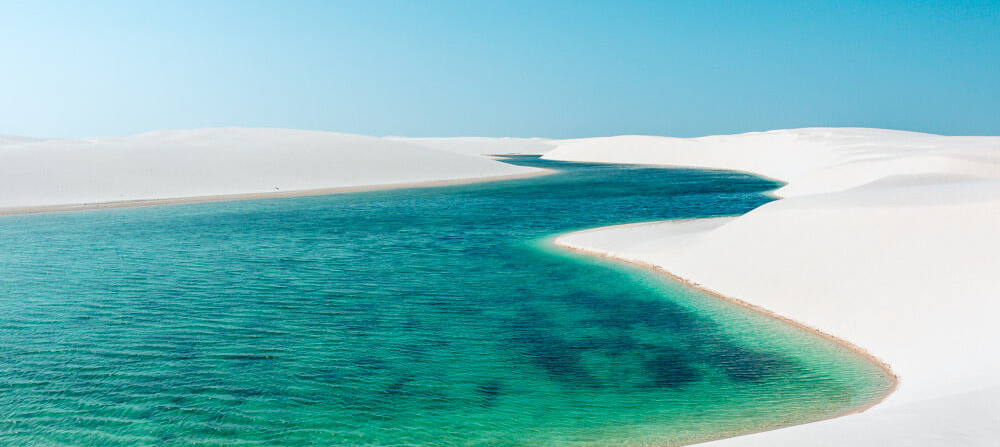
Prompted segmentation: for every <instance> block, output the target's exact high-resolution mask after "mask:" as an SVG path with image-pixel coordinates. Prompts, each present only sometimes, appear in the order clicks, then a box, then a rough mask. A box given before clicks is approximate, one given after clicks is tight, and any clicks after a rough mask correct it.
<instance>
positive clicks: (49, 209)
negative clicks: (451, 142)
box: [0, 168, 556, 216]
mask: <svg viewBox="0 0 1000 447" xmlns="http://www.w3.org/2000/svg"><path fill="white" fill-rule="evenodd" d="M536 169H538V170H537V171H534V172H525V173H522V174H506V175H494V176H487V177H470V178H460V179H451V180H428V181H423V182H407V183H386V184H380V185H359V186H338V187H332V188H318V189H302V190H295V191H272V192H250V193H238V194H220V195H212V196H189V197H171V198H163V199H138V200H122V201H117V202H99V203H80V204H65V205H41V206H25V207H12V208H0V216H11V215H18V214H40V213H55V212H66V211H85V210H101V209H112V208H134V207H140V206H156V205H177V204H185V203H204V202H228V201H234V200H253V199H275V198H282V197H305V196H323V195H330V194H346V193H353V192H368V191H384V190H389V189H408V188H431V187H437V186H453V185H465V184H470V183H488V182H496V181H503V180H516V179H522V178H530V177H539V176H543V175H548V174H552V173H554V172H556V171H555V170H552V169H544V168H536Z"/></svg>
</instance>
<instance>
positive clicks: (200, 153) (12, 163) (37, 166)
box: [0, 128, 544, 214]
mask: <svg viewBox="0 0 1000 447" xmlns="http://www.w3.org/2000/svg"><path fill="white" fill-rule="evenodd" d="M0 142H2V143H3V144H0V213H4V214H11V213H25V212H39V211H56V210H74V209H94V208H106V207H117V206H140V205H156V204H164V203H182V202H199V201H211V200H233V199H244V198H257V197H288V196H296V195H306V194H331V193H338V192H351V191H361V190H368V189H386V188H404V187H413V186H433V185H446V184H458V183H467V182H472V181H480V180H488V179H504V178H516V177H520V176H525V175H535V174H539V173H543V172H544V171H543V170H541V169H538V168H531V167H523V166H514V165H510V164H507V163H502V162H499V161H496V160H493V159H490V158H489V157H484V156H481V155H477V154H476V152H479V151H494V150H496V149H498V148H503V147H505V146H504V144H505V143H494V142H493V139H460V140H458V141H453V140H450V139H449V140H448V144H447V145H450V146H449V147H452V148H453V149H454V150H446V149H440V148H437V147H431V146H429V145H427V144H411V143H407V142H405V141H400V140H390V139H385V138H376V137H367V136H361V135H349V134H338V133H332V132H314V131H302V130H291V129H257V128H225V129H202V130H168V131H157V132H150V133H145V134H140V135H135V136H131V137H103V138H88V139H77V140H60V139H51V140H39V139H28V138H15V137H5V138H4V139H2V140H0ZM477 145H480V146H477Z"/></svg>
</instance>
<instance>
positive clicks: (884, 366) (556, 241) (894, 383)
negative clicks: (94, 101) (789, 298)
mask: <svg viewBox="0 0 1000 447" xmlns="http://www.w3.org/2000/svg"><path fill="white" fill-rule="evenodd" d="M694 220H699V218H693V219H672V220H659V221H649V222H638V223H629V224H622V225H609V226H604V227H597V228H588V229H585V230H579V231H572V232H569V233H562V234H559V235H556V236H555V237H554V238H552V239H551V241H552V244H553V245H555V246H557V247H559V248H562V249H565V250H569V251H572V252H576V253H580V254H584V255H588V256H595V257H599V258H604V259H610V260H613V261H616V262H622V263H626V264H631V265H634V266H637V267H641V268H644V269H648V270H652V271H654V272H657V273H659V274H661V275H664V276H666V277H668V278H670V279H672V280H674V281H677V282H680V283H682V284H684V285H686V286H688V287H691V288H693V289H697V290H698V291H701V292H704V293H706V294H708V295H711V296H713V297H715V298H717V299H720V300H723V301H726V302H728V303H732V304H735V305H737V306H740V307H743V308H745V309H748V310H750V311H753V312H756V313H758V314H761V315H764V316H766V317H769V318H773V319H775V320H778V321H781V322H783V323H786V324H790V325H792V326H795V327H797V328H799V329H802V330H804V331H807V332H809V333H811V334H814V335H817V336H819V337H822V338H825V339H827V340H829V341H831V342H833V343H835V344H837V345H840V346H842V347H844V348H846V349H848V350H850V351H852V352H854V353H856V354H858V355H860V356H861V357H863V358H865V359H866V360H868V361H869V362H871V363H872V364H874V365H876V366H877V367H878V368H879V369H881V370H882V372H883V373H884V374H885V376H886V377H887V378H888V379H889V381H890V383H889V388H888V389H886V391H885V392H884V393H882V394H880V395H878V396H876V397H875V398H873V399H872V400H870V401H869V402H866V403H864V404H862V405H860V406H857V407H854V408H851V409H848V410H845V411H843V412H840V413H836V414H833V415H830V416H827V417H823V418H820V419H816V420H813V421H810V422H806V423H804V424H794V425H805V424H812V423H815V422H820V421H826V420H830V419H836V418H839V417H843V416H848V415H852V414H858V413H862V412H865V411H867V410H869V409H871V408H872V407H874V406H876V405H878V404H880V403H882V402H883V401H885V399H886V398H888V397H889V395H891V394H892V393H893V392H895V391H896V389H897V388H898V387H899V376H898V375H897V374H896V373H895V372H894V371H893V370H892V368H891V367H890V366H889V364H888V363H886V362H884V361H882V360H881V359H879V358H878V357H876V356H874V355H873V354H872V353H870V352H868V351H867V350H866V349H864V348H862V347H860V346H858V345H855V344H854V343H851V342H849V341H847V340H844V339H842V338H840V337H837V336H836V335H833V334H830V333H827V332H823V331H821V330H819V329H816V328H814V327H812V326H809V325H807V324H805V323H802V322H799V321H796V320H793V319H791V318H788V317H786V316H783V315H780V314H778V313H775V312H773V311H771V310H769V309H767V308H764V307H761V306H758V305H756V304H753V303H749V302H747V301H744V300H741V299H738V298H734V297H731V296H726V295H723V294H721V293H718V292H716V291H714V290H711V289H708V288H706V287H704V286H702V285H700V284H697V283H694V282H692V281H690V280H688V279H686V278H683V277H681V276H678V275H676V274H674V273H672V272H670V271H668V270H666V269H664V268H662V267H659V266H656V265H653V264H650V263H647V262H642V261H637V260H633V259H628V258H622V257H618V256H613V255H610V254H607V253H603V252H600V251H594V250H588V249H585V248H579V247H575V246H572V245H569V244H567V243H565V242H563V241H561V240H560V239H562V238H563V237H565V236H570V235H574V234H580V233H589V232H595V231H601V230H607V229H612V228H623V227H635V226H642V225H655V224H660V223H666V222H683V221H694ZM794 425H789V426H783V427H776V428H773V429H769V430H763V431H759V432H751V433H745V434H741V435H736V436H727V437H722V438H716V439H711V440H706V441H699V442H697V443H695V444H700V443H702V442H710V441H717V440H719V439H726V438H731V437H738V436H744V435H748V434H752V433H763V432H765V431H772V430H780V429H782V428H787V427H791V426H794ZM692 445H693V444H692Z"/></svg>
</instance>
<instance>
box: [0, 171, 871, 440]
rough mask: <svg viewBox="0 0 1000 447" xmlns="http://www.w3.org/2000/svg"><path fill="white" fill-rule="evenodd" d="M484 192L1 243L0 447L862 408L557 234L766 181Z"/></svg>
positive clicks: (365, 198) (570, 181)
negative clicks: (568, 245) (554, 240)
mask: <svg viewBox="0 0 1000 447" xmlns="http://www.w3.org/2000/svg"><path fill="white" fill-rule="evenodd" d="M511 162H514V163H520V164H530V165H540V166H546V167H550V168H556V169H560V172H559V173H557V174H553V175H549V176H544V177H537V178H531V179H522V180H516V181H508V182H495V183H486V184H475V185H464V186H455V187H440V188H427V189H407V190H398V191H381V192H369V193H358V194H344V195H331V196H322V197H301V198H291V199H277V200H253V201H240V202H226V203H208V204H190V205H176V206H160V207H150V208H131V209H117V210H101V211H86V212H74V213H58V214H46V215H33V216H10V217H5V218H2V219H0V321H2V326H0V444H3V445H6V446H18V445H73V446H143V445H149V446H154V445H155V446H194V445H197V446H215V445H217V446H223V445H225V446H230V445H247V446H376V445H377V446H396V445H400V446H401V445H411V446H412V445H427V446H544V445H552V446H591V445H594V446H596V445H608V444H613V445H644V444H647V443H666V444H679V443H684V442H692V441H696V440H704V439H709V438H714V437H721V436H728V435H733V434H738V433H745V432H747V431H754V430H760V429H766V428H772V427H776V426H781V425H787V424H793V423H798V422H803V421H808V420H812V419H816V418H820V417H825V416H829V415H832V414H836V413H838V412H841V411H844V410H845V409H848V408H851V407H853V406H857V405H859V404H862V403H864V402H866V401H868V400H870V399H872V398H873V397H874V396H877V395H879V394H880V393H882V392H884V391H885V389H886V387H887V386H888V384H889V381H888V378H887V377H885V376H884V374H883V373H882V372H881V370H879V369H878V368H876V367H875V366H874V365H872V364H870V363H868V362H867V361H866V360H864V359H863V358H860V357H859V356H857V355H855V354H854V353H852V352H850V351H847V350H845V349H843V348H841V347H839V346H837V345H835V344H833V343H830V342H829V341H827V340H824V339H821V338H818V337H815V336H813V335H811V334H808V333H806V332H804V331H802V330H800V329H797V328H794V327H791V326H789V325H786V324H783V323H780V322H777V321H774V320H771V319H769V318H766V317H763V316H760V315H757V314H754V313H752V312H749V311H747V310H745V309H742V308H738V307H736V306H733V305H731V304H728V303H725V302H722V301H720V300H717V299H715V298H712V297H709V296H706V295H704V294H702V293H700V292H698V291H695V290H691V289H690V288H687V287H685V286H682V285H680V284H678V283H675V282H672V281H670V280H668V279H666V278H663V277H661V276H659V275H656V274H654V273H652V272H648V271H645V270H641V269H638V268H634V267H630V266H627V265H623V264H619V263H613V262H610V261H604V260H599V259H593V258H589V257H584V256H580V255H576V254H573V253H570V252H567V251H564V250H561V249H558V248H555V247H554V246H552V245H551V243H550V238H551V236H552V235H554V234H556V233H561V232H566V231H570V230H575V229H580V228H584V227H593V226H600V225H609V224H618V223H626V222H633V221H640V220H652V219H665V218H683V217H695V216H710V215H724V214H739V213H743V212H746V211H748V210H750V209H752V208H754V207H756V206H759V205H760V204H762V203H765V202H767V201H768V200H770V199H769V198H767V197H766V196H764V195H763V194H762V192H764V191H766V190H769V189H772V188H774V187H775V186H776V185H775V184H774V183H772V182H770V181H767V180H763V179H760V178H756V177H752V176H749V175H744V174H738V173H731V172H722V171H703V170H685V169H653V168H641V167H632V166H614V165H588V164H570V163H557V162H545V161H541V160H538V159H536V158H533V157H519V158H515V159H512V160H511Z"/></svg>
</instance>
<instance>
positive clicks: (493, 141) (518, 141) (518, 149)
mask: <svg viewBox="0 0 1000 447" xmlns="http://www.w3.org/2000/svg"><path fill="white" fill-rule="evenodd" d="M386 138H389V139H392V140H397V141H404V142H407V143H412V144H418V145H421V146H427V147H430V148H434V149H442V150H446V151H451V152H461V153H465V154H476V155H541V154H544V153H547V152H549V151H551V150H552V149H554V148H555V146H556V144H557V142H558V140H548V139H544V138H487V137H448V138H407V137H386Z"/></svg>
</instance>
